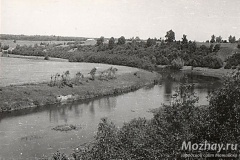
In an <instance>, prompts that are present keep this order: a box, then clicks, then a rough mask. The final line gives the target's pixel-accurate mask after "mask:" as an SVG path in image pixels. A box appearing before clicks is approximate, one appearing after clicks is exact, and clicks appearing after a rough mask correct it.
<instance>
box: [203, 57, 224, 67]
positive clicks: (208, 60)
mask: <svg viewBox="0 0 240 160" xmlns="http://www.w3.org/2000/svg"><path fill="white" fill-rule="evenodd" d="M203 61H204V66H206V67H209V68H213V69H219V68H221V67H222V66H223V61H222V60H221V59H220V58H219V57H216V56H205V57H204V58H203Z"/></svg>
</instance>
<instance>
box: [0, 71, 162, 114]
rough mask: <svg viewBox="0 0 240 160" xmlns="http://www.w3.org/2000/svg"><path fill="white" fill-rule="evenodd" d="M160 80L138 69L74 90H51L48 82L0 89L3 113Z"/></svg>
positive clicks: (86, 80)
mask: <svg viewBox="0 0 240 160" xmlns="http://www.w3.org/2000/svg"><path fill="white" fill-rule="evenodd" d="M159 78H160V77H159V75H158V74H157V73H155V72H148V71H144V70H138V71H136V72H130V73H123V74H120V75H117V78H116V79H110V80H108V81H105V80H99V79H98V78H96V79H95V80H94V81H92V80H89V78H88V77H87V78H84V79H83V80H82V82H83V84H80V85H74V86H73V87H68V86H64V87H62V88H59V87H57V86H54V87H50V86H49V85H48V83H39V84H24V85H15V86H6V87H0V112H6V111H14V110H20V109H24V108H31V107H40V106H45V105H48V104H56V103H67V102H71V101H77V100H85V99H92V98H96V97H103V96H108V95H115V94H121V93H126V92H130V91H134V90H137V89H139V88H141V87H143V86H146V85H151V84H154V83H156V82H157V81H158V80H159Z"/></svg>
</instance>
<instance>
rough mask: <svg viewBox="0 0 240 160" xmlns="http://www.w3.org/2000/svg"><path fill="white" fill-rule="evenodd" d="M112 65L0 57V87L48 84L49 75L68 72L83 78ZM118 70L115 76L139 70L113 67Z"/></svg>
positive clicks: (71, 75) (72, 75)
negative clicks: (78, 74)
mask: <svg viewBox="0 0 240 160" xmlns="http://www.w3.org/2000/svg"><path fill="white" fill-rule="evenodd" d="M110 66H113V65H107V64H96V63H70V62H58V61H44V60H39V59H36V60H33V59H22V58H9V57H0V86H8V85H18V84H25V83H40V82H49V81H50V77H51V75H55V74H56V73H60V74H62V73H63V72H65V71H67V70H69V72H70V77H72V78H73V77H74V75H75V74H76V73H77V72H79V71H80V72H82V73H83V74H84V76H88V73H89V72H90V70H91V69H92V68H93V67H99V68H98V71H97V73H99V71H102V70H104V69H106V68H109V67H110ZM115 67H116V68H118V71H117V74H123V73H129V72H134V71H138V70H139V69H136V68H131V67H125V66H115Z"/></svg>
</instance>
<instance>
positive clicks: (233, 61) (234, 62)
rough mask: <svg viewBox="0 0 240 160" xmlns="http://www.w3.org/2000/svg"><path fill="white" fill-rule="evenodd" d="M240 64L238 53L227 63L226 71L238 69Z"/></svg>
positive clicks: (239, 54)
mask: <svg viewBox="0 0 240 160" xmlns="http://www.w3.org/2000/svg"><path fill="white" fill-rule="evenodd" d="M239 64H240V53H238V52H236V53H235V54H233V55H232V56H231V57H229V58H228V59H227V61H226V65H225V67H224V68H225V69H230V68H236V66H238V65H239Z"/></svg>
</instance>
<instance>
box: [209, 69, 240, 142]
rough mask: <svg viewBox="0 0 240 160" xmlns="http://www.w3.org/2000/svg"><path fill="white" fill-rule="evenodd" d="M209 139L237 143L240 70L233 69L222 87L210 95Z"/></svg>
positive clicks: (239, 124) (239, 114) (239, 118)
mask: <svg viewBox="0 0 240 160" xmlns="http://www.w3.org/2000/svg"><path fill="white" fill-rule="evenodd" d="M209 113H210V116H209V119H210V122H211V123H210V126H211V127H213V128H212V129H211V131H210V132H209V133H211V134H210V137H211V140H215V141H218V142H221V143H225V142H227V143H229V142H231V143H239V137H240V71H239V70H235V71H234V72H233V73H232V74H231V76H229V77H228V78H227V79H226V80H225V82H224V84H223V87H222V88H220V89H218V90H216V91H215V92H213V93H212V94H211V96H210V110H209Z"/></svg>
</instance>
